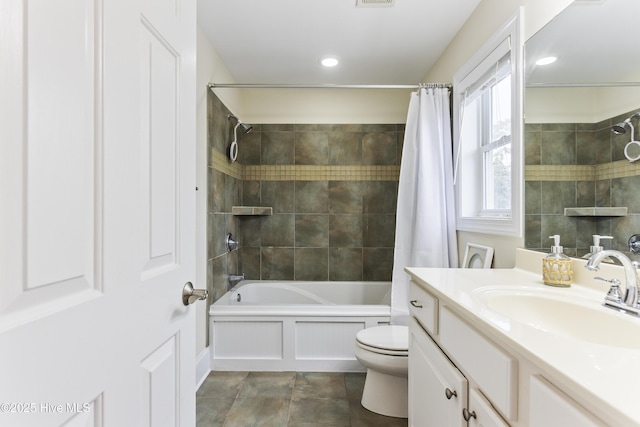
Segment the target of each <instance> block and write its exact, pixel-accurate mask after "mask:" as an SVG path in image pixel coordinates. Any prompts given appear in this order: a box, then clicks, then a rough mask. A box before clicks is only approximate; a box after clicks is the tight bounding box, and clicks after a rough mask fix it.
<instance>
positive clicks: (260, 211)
mask: <svg viewBox="0 0 640 427" xmlns="http://www.w3.org/2000/svg"><path fill="white" fill-rule="evenodd" d="M272 214H273V208H272V207H269V206H232V207H231V215H235V216H266V215H272Z"/></svg>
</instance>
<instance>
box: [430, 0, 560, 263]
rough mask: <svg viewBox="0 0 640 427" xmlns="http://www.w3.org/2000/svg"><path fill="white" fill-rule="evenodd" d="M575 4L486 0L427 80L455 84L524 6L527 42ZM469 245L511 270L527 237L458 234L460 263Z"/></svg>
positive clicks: (553, 0)
mask: <svg viewBox="0 0 640 427" xmlns="http://www.w3.org/2000/svg"><path fill="white" fill-rule="evenodd" d="M571 2H572V0H520V1H513V0H482V2H480V4H479V5H478V7H477V8H476V10H475V11H474V12H473V14H472V15H471V16H470V17H469V19H468V20H467V22H466V23H465V24H464V26H463V27H462V29H461V30H460V31H459V32H458V34H457V35H456V37H455V38H454V40H453V41H452V42H451V43H450V44H449V46H448V47H447V49H446V50H445V51H444V53H443V54H442V55H441V56H440V59H439V60H438V62H437V63H436V64H435V65H434V66H433V67H432V68H431V70H429V72H428V73H427V74H426V75H425V78H424V79H423V80H424V81H451V80H452V79H453V75H454V74H455V73H456V71H457V70H458V69H459V68H461V67H462V66H463V65H464V64H465V63H466V62H467V61H468V60H469V58H471V56H473V54H474V53H475V52H476V50H477V49H478V48H480V47H481V46H482V45H483V44H484V43H485V41H486V40H488V39H489V38H490V37H491V36H492V35H493V34H494V33H496V32H497V31H498V30H499V29H500V28H501V27H502V25H503V24H504V23H505V22H507V21H508V20H509V19H510V18H511V17H512V16H513V15H514V14H516V13H517V11H518V7H519V6H524V13H523V18H524V24H523V34H524V40H526V39H528V38H529V37H531V36H532V35H533V34H535V32H536V31H538V30H539V29H540V28H542V27H543V26H544V25H545V24H546V23H547V22H549V21H550V20H551V19H552V18H553V17H554V16H556V15H557V14H558V13H559V12H560V11H562V9H564V8H565V7H567V6H568V5H569V4H570V3H571ZM468 242H474V243H478V244H483V245H486V246H491V247H493V248H494V249H495V252H494V259H493V266H494V268H510V267H513V266H514V265H515V249H516V248H522V247H524V236H523V237H518V238H515V237H505V236H496V235H490V234H481V233H470V232H458V252H459V254H460V260H462V259H463V256H464V251H465V246H466V244H467V243H468Z"/></svg>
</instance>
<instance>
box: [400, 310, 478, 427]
mask: <svg viewBox="0 0 640 427" xmlns="http://www.w3.org/2000/svg"><path fill="white" fill-rule="evenodd" d="M466 403H467V380H466V378H465V377H464V376H463V375H462V374H461V373H460V371H458V369H456V367H455V366H453V364H452V363H451V362H450V361H449V359H447V357H446V356H445V355H444V354H443V353H442V351H441V350H440V348H439V347H438V346H437V345H436V344H435V343H434V342H433V341H432V340H431V338H430V337H429V336H428V335H427V333H426V332H425V331H424V330H423V329H422V328H421V327H420V325H419V324H418V323H417V322H416V320H415V319H414V318H411V320H410V324H409V425H410V426H411V427H423V426H424V427H433V426H438V427H449V426H460V427H463V426H465V427H466V425H467V422H466V421H465V420H464V418H462V408H463V407H464V406H465V405H466Z"/></svg>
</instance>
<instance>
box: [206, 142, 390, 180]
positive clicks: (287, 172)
mask: <svg viewBox="0 0 640 427" xmlns="http://www.w3.org/2000/svg"><path fill="white" fill-rule="evenodd" d="M211 157H212V160H213V168H214V169H216V170H218V171H220V172H222V173H225V174H227V175H230V176H232V177H234V178H236V179H242V180H243V181H398V179H399V177H400V166H294V165H273V166H271V165H261V166H252V165H247V166H245V165H241V164H239V163H230V162H229V159H227V157H226V155H225V154H223V153H221V152H219V151H218V150H215V149H214V150H212V155H211Z"/></svg>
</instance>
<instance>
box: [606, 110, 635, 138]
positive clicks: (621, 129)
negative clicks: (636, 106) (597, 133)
mask: <svg viewBox="0 0 640 427" xmlns="http://www.w3.org/2000/svg"><path fill="white" fill-rule="evenodd" d="M631 119H640V112H638V113H634V114H632V115H631V116H630V117H628V118H627V119H626V120H625V121H624V122H620V123H617V124H615V125H613V126H612V127H611V132H613V133H615V134H616V135H624V134H625V133H627V129H625V127H626V126H629V128H630V129H631V130H632V131H633V125H632V124H631Z"/></svg>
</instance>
